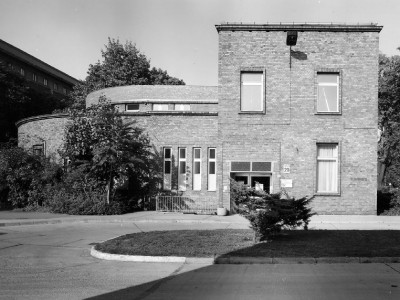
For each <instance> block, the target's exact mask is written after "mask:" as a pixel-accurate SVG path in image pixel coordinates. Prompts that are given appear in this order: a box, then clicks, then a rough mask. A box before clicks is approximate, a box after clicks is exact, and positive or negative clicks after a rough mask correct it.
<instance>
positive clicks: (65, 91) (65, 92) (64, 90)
mask: <svg viewBox="0 0 400 300" xmlns="http://www.w3.org/2000/svg"><path fill="white" fill-rule="evenodd" d="M63 93H64V95H66V94H67V89H66V88H65V87H63Z"/></svg>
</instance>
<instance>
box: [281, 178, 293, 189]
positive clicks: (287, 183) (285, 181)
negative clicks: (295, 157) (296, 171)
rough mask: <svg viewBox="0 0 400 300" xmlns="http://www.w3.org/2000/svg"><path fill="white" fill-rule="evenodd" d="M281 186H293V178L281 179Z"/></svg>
mask: <svg viewBox="0 0 400 300" xmlns="http://www.w3.org/2000/svg"><path fill="white" fill-rule="evenodd" d="M281 187H283V188H291V187H293V180H292V179H281Z"/></svg>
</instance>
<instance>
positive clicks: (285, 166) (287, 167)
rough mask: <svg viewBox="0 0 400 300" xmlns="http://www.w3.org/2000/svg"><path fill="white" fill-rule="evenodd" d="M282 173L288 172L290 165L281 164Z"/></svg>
mask: <svg viewBox="0 0 400 300" xmlns="http://www.w3.org/2000/svg"><path fill="white" fill-rule="evenodd" d="M283 173H286V174H289V173H290V165H289V164H284V165H283Z"/></svg>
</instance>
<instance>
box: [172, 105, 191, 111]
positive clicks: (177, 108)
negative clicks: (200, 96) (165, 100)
mask: <svg viewBox="0 0 400 300" xmlns="http://www.w3.org/2000/svg"><path fill="white" fill-rule="evenodd" d="M175 110H190V104H175Z"/></svg>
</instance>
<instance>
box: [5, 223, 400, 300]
mask: <svg viewBox="0 0 400 300" xmlns="http://www.w3.org/2000/svg"><path fill="white" fill-rule="evenodd" d="M227 226H229V224H215V223H214V224H206V223H205V224H179V223H165V224H162V223H156V224H154V223H141V224H139V225H138V224H134V223H120V224H119V223H103V224H102V223H89V224H84V223H77V224H75V223H73V224H68V223H66V224H56V225H35V226H16V227H4V228H0V270H1V271H0V299H86V298H88V299H191V300H194V299H335V300H336V299H363V300H364V299H400V264H332V265H329V264H326V265H201V264H196V265H194V264H178V263H128V262H112V261H102V260H98V259H96V258H93V257H91V256H90V254H89V250H90V247H91V245H90V244H92V243H96V242H100V241H102V240H105V239H109V238H112V237H114V236H117V235H121V234H124V233H131V232H138V231H149V230H157V229H158V230H160V229H162V230H172V229H190V228H192V229H199V228H202V229H212V228H226V227H227Z"/></svg>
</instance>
